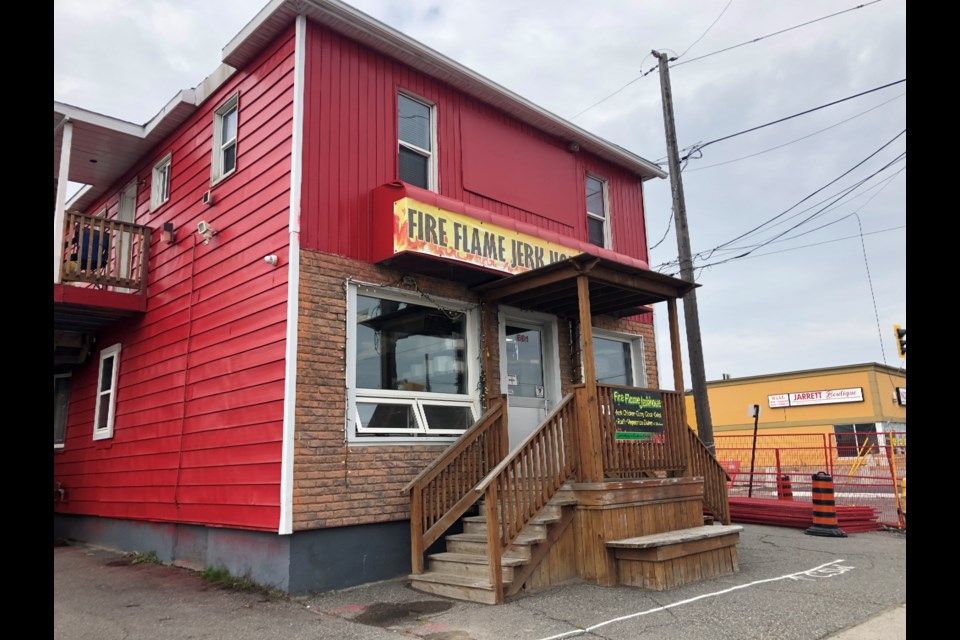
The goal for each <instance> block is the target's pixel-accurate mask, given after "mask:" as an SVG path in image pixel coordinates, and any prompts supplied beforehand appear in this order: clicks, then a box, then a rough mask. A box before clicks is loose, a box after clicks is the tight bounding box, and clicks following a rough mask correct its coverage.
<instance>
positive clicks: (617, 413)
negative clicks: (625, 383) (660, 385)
mask: <svg viewBox="0 0 960 640" xmlns="http://www.w3.org/2000/svg"><path fill="white" fill-rule="evenodd" d="M612 391H613V419H614V423H615V424H616V433H615V435H614V439H615V440H649V441H653V442H662V441H663V395H662V394H660V393H659V392H657V391H646V390H642V389H632V388H629V387H617V388H614V389H613V390H612Z"/></svg>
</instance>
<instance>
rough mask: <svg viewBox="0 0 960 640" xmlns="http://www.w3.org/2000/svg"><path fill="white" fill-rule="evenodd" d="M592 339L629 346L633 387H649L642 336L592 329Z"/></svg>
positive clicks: (644, 345)
mask: <svg viewBox="0 0 960 640" xmlns="http://www.w3.org/2000/svg"><path fill="white" fill-rule="evenodd" d="M593 337H594V338H603V339H605V340H615V341H617V342H624V343H626V344H629V345H630V364H631V366H632V368H633V372H632V373H633V386H634V387H640V388H646V387H648V386H649V385H648V384H647V368H646V360H645V357H646V354H645V349H646V343H645V342H644V339H643V336H641V335H638V334H635V333H623V332H620V331H610V330H609V329H598V328H596V327H593ZM594 358H596V354H594ZM594 368H596V363H594ZM601 384H603V383H601Z"/></svg>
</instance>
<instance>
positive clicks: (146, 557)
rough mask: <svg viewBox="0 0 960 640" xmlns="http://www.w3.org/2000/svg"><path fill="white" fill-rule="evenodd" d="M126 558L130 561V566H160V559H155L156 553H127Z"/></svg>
mask: <svg viewBox="0 0 960 640" xmlns="http://www.w3.org/2000/svg"><path fill="white" fill-rule="evenodd" d="M127 558H128V559H129V560H130V564H162V563H161V562H160V558H158V557H157V552H156V551H148V552H147V553H140V552H139V551H134V552H133V553H128V554H127Z"/></svg>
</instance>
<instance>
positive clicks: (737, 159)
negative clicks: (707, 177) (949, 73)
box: [684, 91, 907, 173]
mask: <svg viewBox="0 0 960 640" xmlns="http://www.w3.org/2000/svg"><path fill="white" fill-rule="evenodd" d="M905 95H907V93H906V91H904V92H903V93H901V94H900V95H898V96H895V97H893V98H890V99H889V100H885V101H884V102H881V103H880V104H878V105H877V106H875V107H871V108H869V109H867V110H866V111H861V112H860V113H858V114H856V115H855V116H850V117H849V118H847V119H845V120H841V121H840V122H837V123H836V124H832V125H830V126H829V127H826V128H823V129H820V130H818V131H814V132H813V133H810V134H807V135H805V136H803V137H800V138H796V139H795V140H791V141H790V142H784V143H783V144H778V145H777V146H775V147H770V148H769V149H764V150H763V151H758V152H756V153H751V154H750V155H746V156H741V157H739V158H734V159H732V160H726V161H724V162H717V163H714V164H708V165H706V166H704V167H695V168H693V169H687V170H685V173H691V172H693V171H703V170H704V169H712V168H713V167H721V166H723V165H725V164H732V163H734V162H740V161H741V160H746V159H748V158H755V157H756V156H759V155H763V154H764V153H769V152H770V151H776V150H777V149H782V148H783V147H786V146H789V145H791V144H794V143H795V142H800V141H802V140H806V139H807V138H812V137H813V136H815V135H818V134H821V133H823V132H824V131H829V130H830V129H833V128H834V127H839V126H840V125H842V124H845V123H847V122H850V121H851V120H854V119H856V118H859V117H860V116H862V115H866V114H868V113H870V112H871V111H874V110H876V109H879V108H880V107H882V106H885V105H888V104H890V103H891V102H893V101H894V100H897V99H899V98H902V97H903V96H905ZM696 146H697V145H693V146H692V147H688V148H689V149H692V148H694V147H696ZM684 151H686V149H684Z"/></svg>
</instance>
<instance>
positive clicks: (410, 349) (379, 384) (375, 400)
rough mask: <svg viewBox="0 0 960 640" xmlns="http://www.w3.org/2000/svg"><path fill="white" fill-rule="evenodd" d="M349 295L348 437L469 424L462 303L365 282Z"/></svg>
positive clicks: (469, 325)
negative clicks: (434, 301) (350, 391)
mask: <svg viewBox="0 0 960 640" xmlns="http://www.w3.org/2000/svg"><path fill="white" fill-rule="evenodd" d="M351 298H352V299H351V305H350V306H351V320H350V322H351V325H352V326H351V327H350V328H351V332H350V336H349V338H348V339H349V340H350V342H351V344H350V345H349V346H348V349H349V353H350V354H351V356H352V358H351V360H350V362H349V363H348V375H350V377H351V378H352V382H353V385H352V388H353V389H354V393H353V400H352V405H353V406H352V415H353V421H352V422H353V424H352V433H351V435H352V436H353V437H354V438H357V439H360V438H365V437H392V438H397V437H401V438H402V437H420V438H422V437H425V436H427V437H428V436H449V435H456V434H459V433H462V432H463V431H464V430H465V429H467V428H468V427H469V426H470V425H471V424H473V422H474V420H475V418H476V404H477V402H476V400H477V398H476V394H475V392H474V388H475V386H476V385H475V383H471V380H472V379H475V378H474V376H475V374H474V372H473V371H472V366H471V364H470V360H469V358H468V351H469V347H470V346H471V345H470V344H469V340H468V333H469V332H470V331H472V330H473V324H474V323H473V320H472V317H471V315H470V314H471V312H470V311H469V310H468V309H467V308H466V305H463V304H462V303H455V302H454V303H450V306H449V308H448V307H447V306H444V305H443V304H431V303H430V302H428V301H427V300H423V299H420V298H419V297H414V296H408V295H407V294H405V293H404V292H396V291H381V290H377V289H374V288H372V287H352V288H351ZM348 384H349V380H348Z"/></svg>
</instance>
